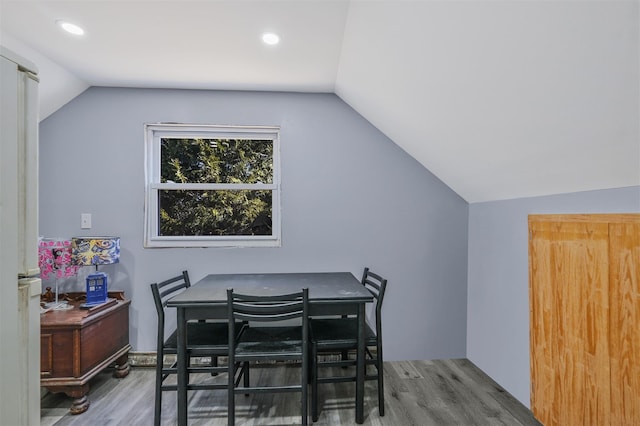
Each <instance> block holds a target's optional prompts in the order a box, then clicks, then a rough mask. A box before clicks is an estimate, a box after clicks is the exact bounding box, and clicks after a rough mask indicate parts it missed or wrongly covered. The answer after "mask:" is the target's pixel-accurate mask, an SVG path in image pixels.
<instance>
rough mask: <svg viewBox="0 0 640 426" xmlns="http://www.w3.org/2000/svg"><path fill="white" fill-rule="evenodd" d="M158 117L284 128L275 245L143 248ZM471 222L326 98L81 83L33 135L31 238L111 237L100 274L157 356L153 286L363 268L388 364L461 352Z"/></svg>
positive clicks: (458, 204)
mask: <svg viewBox="0 0 640 426" xmlns="http://www.w3.org/2000/svg"><path fill="white" fill-rule="evenodd" d="M162 121H170V122H184V123H211V124H237V125H242V124H246V125H280V126H282V129H281V165H282V241H283V243H282V247H280V248H252V249H250V248H245V249H223V248H208V249H202V248H195V249H144V248H143V247H142V242H143V228H142V226H143V201H144V171H143V164H144V143H143V140H144V139H143V137H144V135H143V123H146V122H162ZM81 213H91V214H92V215H93V217H92V219H93V228H92V229H91V230H89V231H87V230H80V214H81ZM467 224H468V204H467V203H466V202H465V201H464V200H462V199H461V198H460V197H458V196H457V195H456V194H455V193H453V192H452V191H451V190H450V189H449V188H448V187H447V186H445V185H444V184H443V183H442V182H440V181H439V180H438V179H437V178H435V177H434V176H433V175H432V174H431V173H430V172H429V171H427V170H426V169H425V168H424V167H422V166H421V165H420V164H419V163H417V162H416V161H415V160H414V159H412V158H411V157H410V156H408V155H407V154H406V153H405V152H404V151H402V150H401V149H400V148H399V147H398V146H396V145H395V144H394V143H393V142H391V141H390V140H389V139H388V138H387V137H385V136H384V135H383V134H382V133H380V132H379V131H378V130H376V129H375V128H374V127H373V126H371V125H370V124H369V123H368V122H367V121H366V120H364V119H363V118H362V117H361V116H360V115H359V114H357V113H356V112H355V111H354V110H353V109H351V108H350V107H349V106H347V105H346V104H345V103H344V102H342V101H341V100H340V99H339V98H338V97H337V96H335V95H332V94H294V93H267V92H217V91H189V90H153V89H121V88H90V89H88V90H87V91H86V92H84V93H83V94H81V95H80V96H79V97H77V98H75V99H74V100H73V101H71V102H70V103H69V104H67V105H66V106H65V107H63V108H61V109H60V110H58V111H57V112H56V113H54V114H53V115H51V116H50V117H48V118H47V119H46V120H44V121H43V122H42V123H41V126H40V233H41V234H42V235H43V236H46V237H58V236H63V237H69V236H72V235H101V234H103V235H104V234H108V235H119V236H120V237H121V245H122V255H121V262H120V263H119V264H118V265H109V266H105V267H103V268H102V270H105V271H106V272H108V273H109V274H110V275H111V277H112V284H111V287H112V288H119V289H124V290H125V291H126V294H127V296H129V297H130V298H131V299H132V307H131V321H130V331H131V333H130V340H131V344H132V346H133V348H134V350H135V351H150V350H153V349H154V348H155V331H154V330H155V329H154V327H155V323H156V316H155V310H154V307H153V302H152V300H151V297H150V290H149V284H150V283H152V282H154V281H158V280H162V279H164V278H166V277H168V276H172V275H174V274H176V273H177V272H179V271H181V270H182V269H188V270H189V272H190V274H191V277H192V279H193V280H194V281H197V280H198V279H199V278H201V277H202V276H204V275H205V274H207V273H234V272H271V271H280V272H286V271H350V272H352V273H354V274H355V275H356V276H360V274H361V272H362V268H363V267H364V266H370V267H371V268H373V269H374V270H376V271H378V272H379V273H381V274H382V275H385V276H386V277H387V278H388V279H389V290H388V293H387V298H386V299H385V306H384V309H383V315H384V343H385V351H386V352H385V357H386V358H387V359H389V360H399V359H431V358H449V357H464V356H465V355H466V327H467V320H466V312H467V306H466V304H467ZM49 285H50V283H49ZM64 285H65V290H71V289H72V288H74V287H78V288H82V287H81V285H80V282H79V281H76V282H74V281H73V280H71V281H70V282H66V283H64Z"/></svg>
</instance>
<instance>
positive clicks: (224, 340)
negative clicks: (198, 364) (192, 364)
mask: <svg viewBox="0 0 640 426" xmlns="http://www.w3.org/2000/svg"><path fill="white" fill-rule="evenodd" d="M241 328H242V323H236V330H240V329H241ZM177 342H178V336H177V330H175V331H174V332H173V333H171V335H170V336H169V337H168V338H167V340H166V341H165V353H175V351H176V350H177V348H178V343H177ZM228 343H229V329H228V327H227V323H215V322H189V323H187V350H191V349H192V347H197V349H198V351H201V352H206V351H211V350H218V349H219V350H220V351H221V352H222V353H223V354H226V352H227V345H228Z"/></svg>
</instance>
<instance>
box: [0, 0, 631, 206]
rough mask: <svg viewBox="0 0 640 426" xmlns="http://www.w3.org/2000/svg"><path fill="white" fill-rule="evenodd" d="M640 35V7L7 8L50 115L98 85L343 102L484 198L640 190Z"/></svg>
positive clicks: (115, 2)
mask: <svg viewBox="0 0 640 426" xmlns="http://www.w3.org/2000/svg"><path fill="white" fill-rule="evenodd" d="M60 19H65V20H68V21H71V22H74V23H76V24H78V25H80V26H82V27H83V28H84V29H85V34H84V36H82V37H78V36H73V35H70V34H66V33H63V32H62V31H61V30H60V28H58V26H57V25H56V21H57V20H60ZM639 22H640V11H639V7H638V1H637V0H628V1H624V0H620V1H608V0H603V1H560V0H549V1H524V0H511V1H493V0H486V1H484V0H475V1H474V0H469V1H449V0H442V1H431V0H422V1H421V0H413V1H403V0H388V1H384V0H379V1H374V0H352V1H348V0H293V1H278V0H255V1H243V0H212V1H202V0H201V1H187V0H172V1H155V0H140V1H120V0H83V1H55V0H46V1H24V0H0V43H1V44H2V45H4V46H5V47H8V48H9V49H11V50H13V51H14V52H16V53H18V54H20V55H22V56H24V57H26V58H27V59H29V60H31V61H32V62H34V63H36V65H37V66H38V67H39V71H40V73H39V74H40V80H41V84H40V95H41V97H40V103H41V105H40V115H41V119H44V118H46V117H47V116H48V115H50V114H52V113H53V112H55V110H57V109H58V108H60V107H61V106H62V105H64V104H65V103H67V102H68V101H69V100H71V99H73V97H75V96H77V95H78V94H79V93H81V92H82V91H83V90H85V89H86V88H87V87H89V86H118V87H154V88H189V89H234V90H277V91H298V92H335V93H336V94H337V95H338V96H339V97H340V98H342V99H343V100H344V101H345V102H346V103H348V104H349V105H351V106H352V107H353V108H354V109H355V110H357V111H358V112H359V113H360V114H362V115H363V116H364V117H365V118H366V119H368V120H369V121H370V122H371V123H372V124H373V125H375V126H376V127H377V128H378V129H380V131H382V132H383V133H385V134H386V135H387V136H388V137H389V138H390V139H391V140H393V141H394V142H395V143H396V144H398V145H399V146H400V147H402V148H403V149H404V150H405V151H406V152H407V153H409V154H410V155H411V156H413V157H414V158H415V159H416V160H417V161H419V162H420V163H422V164H423V165H424V166H425V167H426V168H427V169H429V170H430V171H431V172H432V173H434V174H435V175H436V176H438V177H439V178H440V179H441V180H442V181H443V182H444V183H445V184H447V185H448V186H449V187H451V188H452V189H453V190H454V191H456V192H457V193H458V194H459V195H460V196H461V197H463V198H464V199H465V200H467V201H468V202H470V203H473V202H482V201H491V200H502V199H513V198H521V197H529V196H537V195H548V194H558V193H567V192H575V191H584V190H592V189H606V188H617V187H624V186H632V185H640V118H639V117H640V82H639V80H640V77H639V75H640V73H639V68H640V32H639ZM266 31H272V32H275V33H277V34H279V35H280V37H281V42H280V44H278V45H276V46H267V45H264V44H263V43H262V42H261V40H260V36H261V34H262V33H263V32H266ZM639 207H640V206H639Z"/></svg>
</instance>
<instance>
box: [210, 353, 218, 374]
mask: <svg viewBox="0 0 640 426" xmlns="http://www.w3.org/2000/svg"><path fill="white" fill-rule="evenodd" d="M211 366H212V367H217V366H218V357H217V356H216V355H211ZM211 375H212V376H217V375H218V372H217V371H212V372H211Z"/></svg>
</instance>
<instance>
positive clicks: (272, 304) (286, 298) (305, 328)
mask: <svg viewBox="0 0 640 426" xmlns="http://www.w3.org/2000/svg"><path fill="white" fill-rule="evenodd" d="M227 309H228V311H227V312H228V322H229V363H233V360H234V357H233V351H234V348H235V341H236V330H235V324H236V322H237V321H244V322H246V321H251V322H274V321H284V320H290V319H295V318H302V327H301V335H300V338H301V341H302V353H303V354H304V353H306V352H307V345H308V341H309V289H307V288H303V289H302V291H300V292H296V293H288V294H280V295H276V296H250V295H246V294H238V293H234V291H233V289H231V288H230V289H227Z"/></svg>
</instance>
